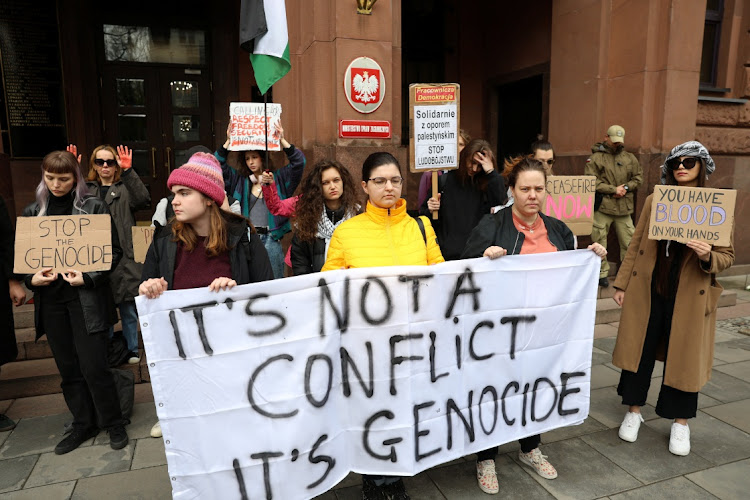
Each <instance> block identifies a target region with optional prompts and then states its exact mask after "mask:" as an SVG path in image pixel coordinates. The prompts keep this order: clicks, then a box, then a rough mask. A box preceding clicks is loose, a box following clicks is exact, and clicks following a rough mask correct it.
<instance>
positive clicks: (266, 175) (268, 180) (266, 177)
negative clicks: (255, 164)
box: [260, 171, 273, 184]
mask: <svg viewBox="0 0 750 500" xmlns="http://www.w3.org/2000/svg"><path fill="white" fill-rule="evenodd" d="M260 183H261V184H273V173H272V172H271V171H266V172H263V173H262V174H261V176H260Z"/></svg>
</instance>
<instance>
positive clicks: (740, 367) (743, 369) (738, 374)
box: [716, 361, 750, 382]
mask: <svg viewBox="0 0 750 500" xmlns="http://www.w3.org/2000/svg"><path fill="white" fill-rule="evenodd" d="M716 371H719V372H721V373H726V374H727V375H731V376H732V377H734V378H738V379H740V380H744V381H745V382H750V361H742V362H740V363H727V364H726V365H721V366H718V367H716Z"/></svg>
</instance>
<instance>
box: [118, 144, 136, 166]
mask: <svg viewBox="0 0 750 500" xmlns="http://www.w3.org/2000/svg"><path fill="white" fill-rule="evenodd" d="M117 163H119V164H120V168H122V169H123V170H127V169H129V168H130V167H132V166H133V150H132V149H130V148H129V147H127V146H117Z"/></svg>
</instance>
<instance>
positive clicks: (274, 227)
mask: <svg viewBox="0 0 750 500" xmlns="http://www.w3.org/2000/svg"><path fill="white" fill-rule="evenodd" d="M231 128H232V123H231V122H230V123H229V126H228V127H227V140H226V142H225V143H224V145H223V146H221V147H220V148H219V149H218V151H216V153H215V156H216V158H218V160H219V161H220V162H221V171H222V174H223V177H224V187H225V189H226V192H227V194H228V195H230V196H233V197H234V198H236V199H237V200H239V202H240V207H241V208H242V215H244V216H245V217H247V218H248V219H250V221H251V222H252V223H253V225H254V226H255V230H256V231H257V232H258V234H259V235H260V239H261V242H263V246H265V247H266V251H267V252H268V257H269V258H270V259H271V266H272V267H273V276H274V278H276V279H278V278H283V277H284V252H283V251H282V249H281V238H282V237H283V236H284V235H285V234H287V233H288V232H290V231H291V226H290V224H289V219H287V218H286V217H281V216H274V215H273V214H271V212H269V210H268V207H267V206H266V202H265V199H264V198H263V187H262V184H261V175H262V174H263V172H268V171H269V170H271V165H266V160H265V154H264V153H265V152H264V151H231V152H230V151H229V150H228V149H227V148H228V147H229V144H230V139H231V138H230V131H231ZM276 134H278V137H279V141H280V142H281V147H282V148H283V150H284V153H285V154H286V156H287V158H288V159H289V164H287V165H286V166H285V167H283V168H281V169H279V170H278V171H276V173H275V186H276V191H277V193H278V195H279V197H280V198H281V199H282V200H283V199H286V198H289V197H290V196H292V193H294V190H295V189H297V185H298V184H299V183H300V180H302V172H303V170H304V169H305V163H306V160H305V155H304V154H303V153H302V151H300V150H299V149H297V148H295V147H294V145H293V144H289V142H288V141H287V140H286V138H285V137H284V129H283V128H282V126H281V122H278V123H277V125H276Z"/></svg>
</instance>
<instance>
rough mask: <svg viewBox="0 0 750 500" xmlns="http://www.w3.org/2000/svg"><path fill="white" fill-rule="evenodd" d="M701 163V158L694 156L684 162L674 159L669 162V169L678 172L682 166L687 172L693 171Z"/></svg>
mask: <svg viewBox="0 0 750 500" xmlns="http://www.w3.org/2000/svg"><path fill="white" fill-rule="evenodd" d="M699 161H700V159H699V158H694V157H692V156H689V157H687V158H685V159H684V160H680V159H679V158H672V159H671V160H669V161H668V162H667V167H669V169H670V170H678V169H679V168H680V165H682V166H683V167H685V170H692V169H693V167H695V165H697V164H698V162H699Z"/></svg>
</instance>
